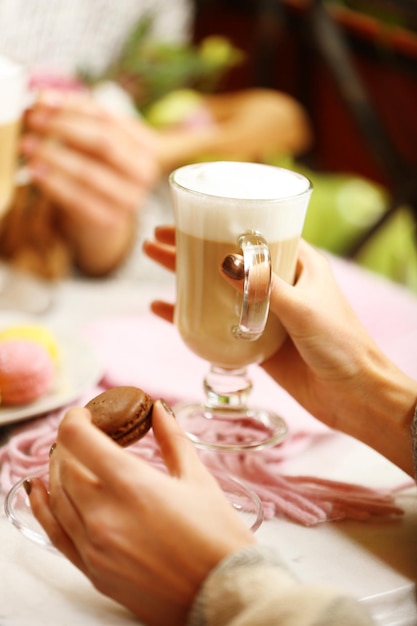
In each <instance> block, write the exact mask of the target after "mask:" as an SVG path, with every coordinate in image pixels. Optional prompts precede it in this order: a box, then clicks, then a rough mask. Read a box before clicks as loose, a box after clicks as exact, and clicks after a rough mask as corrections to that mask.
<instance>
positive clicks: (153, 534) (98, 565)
mask: <svg viewBox="0 0 417 626" xmlns="http://www.w3.org/2000/svg"><path fill="white" fill-rule="evenodd" d="M152 427H153V433H154V436H155V438H156V440H157V442H158V444H159V446H160V450H161V454H162V457H163V459H164V462H165V464H166V467H167V472H166V473H164V472H161V471H160V470H158V469H155V468H154V467H152V466H151V465H149V464H148V463H147V462H146V461H144V460H142V459H140V458H139V457H137V456H136V455H133V454H130V453H129V452H128V450H125V449H123V448H121V447H120V446H119V445H117V444H116V443H115V442H114V441H112V440H111V439H110V438H109V437H108V436H107V435H106V434H105V433H103V432H101V431H100V430H99V429H98V428H97V427H95V426H94V425H93V423H92V416H91V413H90V411H89V410H88V409H87V408H72V409H70V410H69V411H68V412H67V413H66V415H65V417H64V419H63V421H62V423H61V425H60V428H59V432H58V438H57V443H56V447H55V449H54V451H53V453H52V454H51V457H50V485H49V493H48V492H47V490H46V488H45V486H44V485H43V483H42V482H41V481H40V480H39V479H32V480H31V482H30V484H29V485H27V487H28V491H30V501H31V506H32V509H33V512H34V514H35V516H36V518H37V519H38V521H39V522H40V523H41V525H42V526H43V528H44V529H45V531H46V532H47V534H48V535H49V537H50V539H51V541H52V543H53V544H54V545H55V546H56V547H57V548H58V549H59V550H61V552H62V553H63V554H64V555H66V556H67V557H68V558H69V559H70V561H72V563H74V564H75V565H76V566H77V567H78V568H79V569H80V570H81V571H82V572H84V574H85V575H86V576H87V577H88V578H89V579H90V580H91V581H92V583H93V584H94V586H95V587H96V588H97V589H98V590H99V591H101V592H102V593H104V594H106V595H108V596H109V597H111V598H113V599H114V600H116V601H117V602H119V603H121V604H123V605H124V606H126V607H128V608H129V609H130V610H132V611H133V612H134V613H135V614H136V615H137V616H138V617H139V618H140V619H141V620H143V622H144V623H146V624H149V625H151V626H152V625H153V626H160V625H162V624H170V626H180V625H183V624H184V623H185V621H186V616H187V613H188V611H189V608H190V606H191V604H192V602H193V599H194V596H195V594H196V592H197V590H198V588H199V587H200V585H201V583H202V581H203V580H204V579H205V578H206V576H207V575H208V573H209V572H210V571H211V570H212V569H213V568H214V567H215V566H216V565H217V564H218V563H219V562H220V561H221V560H222V559H223V558H225V557H226V556H228V555H230V554H233V553H234V552H236V551H237V550H239V549H240V548H243V547H245V546H249V545H252V544H254V543H255V538H254V536H253V534H252V532H251V531H250V530H249V529H248V527H247V526H246V525H245V524H244V522H243V521H242V520H241V519H240V518H239V516H238V515H237V514H236V512H235V511H234V510H233V508H232V507H231V506H230V503H229V501H228V500H227V499H226V497H225V496H224V493H223V491H222V490H221V488H220V487H219V486H218V484H217V481H216V480H215V479H214V478H213V477H212V476H211V474H210V473H209V472H208V471H207V470H206V468H205V467H204V466H203V465H202V463H201V461H200V459H199V457H198V454H197V452H196V450H195V448H194V445H193V444H192V442H191V441H190V440H189V439H188V437H187V436H186V435H185V433H184V432H183V431H182V430H181V428H180V426H179V425H178V423H177V422H176V420H175V418H174V417H173V414H172V412H171V410H170V409H169V407H167V405H166V404H165V403H164V402H163V401H160V400H159V401H157V402H155V403H154V405H153V411H152ZM196 555H198V558H197V556H196Z"/></svg>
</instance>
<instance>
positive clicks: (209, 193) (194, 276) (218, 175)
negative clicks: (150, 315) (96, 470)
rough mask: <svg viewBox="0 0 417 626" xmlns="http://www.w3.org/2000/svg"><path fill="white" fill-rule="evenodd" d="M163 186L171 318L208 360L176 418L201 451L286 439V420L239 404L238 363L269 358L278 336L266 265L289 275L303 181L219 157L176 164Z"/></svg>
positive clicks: (246, 384) (305, 190)
mask: <svg viewBox="0 0 417 626" xmlns="http://www.w3.org/2000/svg"><path fill="white" fill-rule="evenodd" d="M170 187H171V194H172V199H173V206H174V215H175V225H176V249H177V253H176V254H177V260H176V276H177V278H176V280H177V302H176V308H175V323H176V326H177V328H178V330H179V332H180V335H181V337H182V339H183V340H184V342H185V344H186V345H187V346H188V347H189V348H190V349H191V350H192V351H193V352H194V353H195V354H197V355H198V356H200V357H202V358H203V359H205V360H207V361H208V362H209V363H210V365H211V367H210V370H209V372H208V375H207V377H206V378H205V381H204V387H205V391H206V402H205V403H204V404H203V405H201V404H199V403H184V404H182V405H179V406H177V407H176V414H177V417H178V419H180V420H181V421H182V423H183V426H184V427H185V429H186V431H187V432H188V434H189V436H190V437H191V438H192V439H193V440H194V441H195V443H196V444H197V445H199V446H201V447H209V448H220V449H226V448H227V449H235V450H242V449H248V448H249V449H250V448H259V447H264V446H266V445H272V444H275V443H277V441H279V440H280V439H282V438H283V437H284V436H285V433H286V426H285V423H284V422H283V420H282V419H281V418H280V417H279V416H277V415H275V414H271V413H270V412H268V411H266V410H264V409H262V408H261V409H258V408H252V407H250V406H248V404H247V400H248V395H249V392H250V390H251V387H252V385H251V381H250V380H249V378H248V376H247V372H246V368H247V366H248V365H250V364H252V363H259V362H262V361H264V360H265V359H267V358H268V357H269V356H271V355H272V354H274V353H275V352H276V351H277V350H278V349H279V347H280V346H281V344H282V343H283V341H284V339H285V331H284V329H283V327H282V326H281V324H280V322H279V320H278V319H277V318H276V317H275V316H274V315H273V314H272V313H270V312H269V293H270V278H271V271H274V272H275V273H277V274H279V275H280V276H281V277H282V278H284V279H285V280H286V281H287V282H289V283H292V282H293V280H294V274H295V267H296V261H297V246H298V241H299V239H300V236H301V233H302V229H303V225H304V220H305V215H306V211H307V206H308V202H309V199H310V195H311V191H312V189H311V184H310V181H309V180H308V179H307V178H305V177H304V176H302V175H299V174H297V173H294V172H292V171H289V170H285V169H282V168H277V167H273V166H268V165H262V164H255V163H244V162H229V161H228V162H214V163H213V162H212V163H201V164H193V165H188V166H185V167H181V168H179V169H177V170H175V171H174V172H173V173H172V174H171V176H170ZM229 254H235V255H239V256H240V257H241V258H242V262H243V266H244V288H243V293H242V294H241V293H239V292H238V291H236V290H235V289H234V288H233V287H232V286H231V285H229V284H228V283H227V282H226V281H225V280H224V278H223V277H222V276H221V275H220V272H219V267H220V265H221V264H222V262H223V259H224V258H225V257H226V256H227V255H229ZM238 258H239V257H238Z"/></svg>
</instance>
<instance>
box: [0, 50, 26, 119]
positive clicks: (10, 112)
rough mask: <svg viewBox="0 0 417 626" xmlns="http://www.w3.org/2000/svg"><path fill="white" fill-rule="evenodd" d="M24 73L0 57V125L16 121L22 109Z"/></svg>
mask: <svg viewBox="0 0 417 626" xmlns="http://www.w3.org/2000/svg"><path fill="white" fill-rule="evenodd" d="M25 92H26V73H25V70H24V68H22V67H21V66H20V65H18V64H17V63H14V62H13V61H11V60H10V59H8V58H6V57H2V56H0V124H2V125H3V124H8V123H9V122H12V121H14V120H16V119H18V118H19V117H20V116H21V114H22V112H23V109H24V105H25Z"/></svg>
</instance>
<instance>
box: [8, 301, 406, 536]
mask: <svg viewBox="0 0 417 626" xmlns="http://www.w3.org/2000/svg"><path fill="white" fill-rule="evenodd" d="M84 334H85V336H86V338H87V339H88V340H89V341H90V342H91V344H92V345H93V347H94V348H95V349H96V351H97V352H98V354H99V356H101V358H102V360H103V362H104V364H105V372H106V374H105V376H104V378H103V380H102V381H101V383H100V386H98V387H96V388H94V389H89V390H87V391H86V393H85V394H84V395H83V397H82V398H79V400H78V401H76V402H74V403H72V404H73V405H84V404H85V403H86V402H87V401H88V400H89V399H91V398H92V397H93V396H94V395H96V394H97V393H99V391H100V390H102V389H104V388H106V387H111V386H116V385H137V386H140V387H142V388H143V389H145V390H146V391H147V392H148V393H150V395H151V396H152V397H154V398H155V399H157V398H160V397H163V398H164V399H165V400H167V401H168V402H169V403H170V404H172V405H174V404H175V403H176V402H177V401H178V400H184V399H188V398H190V397H191V398H193V399H196V398H197V399H201V398H202V397H203V391H202V380H203V377H204V375H205V373H206V371H207V367H208V366H207V363H206V362H205V361H203V360H201V359H199V358H197V357H196V356H194V355H193V354H192V353H191V352H190V351H189V350H188V349H187V348H186V347H185V346H184V344H183V343H182V341H181V339H180V338H179V337H178V334H177V331H176V330H175V328H174V327H173V326H171V325H170V324H168V323H166V322H164V321H162V320H160V319H158V318H156V317H155V316H153V315H152V314H150V313H149V314H145V315H141V316H123V317H120V318H108V319H106V318H104V319H102V320H99V321H98V322H95V323H94V325H92V326H91V327H89V328H86V329H85V333H84ZM250 372H251V374H252V379H253V382H254V391H253V403H257V404H261V405H262V406H265V407H269V408H273V409H274V410H276V411H277V412H279V413H282V415H283V417H284V418H285V419H286V421H287V424H288V427H289V435H288V437H287V439H286V440H285V441H284V442H283V443H282V444H280V445H277V446H274V447H271V448H268V449H265V450H263V451H257V452H250V453H244V454H243V453H238V454H237V453H221V454H219V453H214V452H209V451H200V456H201V458H202V460H203V462H204V463H205V464H206V466H207V467H208V468H209V469H212V470H213V471H216V472H219V471H220V472H223V473H227V474H231V475H234V476H237V477H239V478H241V479H243V480H244V481H245V482H246V483H247V484H248V485H249V486H250V487H252V488H253V489H254V490H255V491H256V492H257V493H258V495H259V497H260V498H261V500H262V503H263V506H264V511H265V517H266V518H271V517H273V516H284V517H286V518H288V519H290V520H293V521H294V522H297V523H300V524H303V525H306V526H311V525H315V524H318V523H320V522H325V521H330V520H340V519H356V520H367V519H375V518H379V519H390V518H391V517H392V516H398V515H401V514H402V510H401V509H400V508H399V507H398V506H396V504H395V496H396V494H397V492H398V491H399V490H400V489H402V488H404V487H405V486H407V487H408V486H410V485H411V484H413V483H412V481H410V482H409V483H407V485H398V486H397V487H395V488H388V489H375V488H372V487H366V486H362V485H355V484H349V483H344V482H340V481H334V480H330V479H327V478H320V477H317V476H293V475H290V474H288V472H287V473H286V472H285V468H286V462H287V461H291V459H294V458H297V457H299V455H302V454H303V453H304V452H307V451H309V450H312V449H314V447H315V446H317V445H320V444H321V443H323V442H326V444H327V445H331V443H332V441H336V440H340V438H343V437H344V435H341V434H339V433H335V432H334V431H331V430H330V429H328V428H326V427H325V426H324V425H322V424H321V423H320V422H318V421H317V420H315V419H314V418H312V417H311V416H310V415H309V414H308V413H306V412H305V411H304V410H303V409H302V408H301V407H300V406H298V404H297V403H296V402H295V401H294V400H293V399H292V398H291V397H290V396H288V394H286V393H285V392H284V391H283V390H282V389H280V388H279V387H278V386H277V385H276V384H275V383H274V382H273V381H272V380H271V379H270V378H269V377H268V376H267V375H266V374H265V372H264V371H263V370H262V368H259V367H253V368H251V370H250ZM65 410H66V408H63V409H61V410H58V411H55V412H53V413H51V414H49V415H47V416H44V417H41V418H38V419H35V420H32V421H29V422H27V423H25V424H20V425H17V426H15V427H14V428H13V429H12V433H11V434H12V436H11V438H10V440H9V442H8V443H6V444H5V445H3V446H2V447H0V464H1V469H0V487H1V489H2V490H3V491H4V492H6V491H7V490H8V489H9V488H10V487H11V485H12V484H13V483H14V482H16V481H17V480H18V479H20V478H22V477H24V476H26V475H29V474H39V473H42V472H43V473H45V470H46V468H47V463H48V455H49V448H50V446H51V445H52V443H53V442H54V441H55V438H56V431H57V427H58V424H59V422H60V420H61V418H62V416H63V414H64V411H65ZM129 451H130V452H132V453H133V454H138V455H140V456H141V457H144V458H146V459H147V460H148V461H150V462H152V463H153V464H155V465H156V466H157V467H162V465H163V463H162V459H161V457H160V454H159V449H158V446H157V444H156V442H155V440H154V437H153V433H152V431H150V432H149V433H148V434H147V435H146V437H144V438H143V439H142V440H141V441H140V442H138V443H137V444H135V445H133V446H131V447H130V448H129ZM330 471H331V468H329V473H330Z"/></svg>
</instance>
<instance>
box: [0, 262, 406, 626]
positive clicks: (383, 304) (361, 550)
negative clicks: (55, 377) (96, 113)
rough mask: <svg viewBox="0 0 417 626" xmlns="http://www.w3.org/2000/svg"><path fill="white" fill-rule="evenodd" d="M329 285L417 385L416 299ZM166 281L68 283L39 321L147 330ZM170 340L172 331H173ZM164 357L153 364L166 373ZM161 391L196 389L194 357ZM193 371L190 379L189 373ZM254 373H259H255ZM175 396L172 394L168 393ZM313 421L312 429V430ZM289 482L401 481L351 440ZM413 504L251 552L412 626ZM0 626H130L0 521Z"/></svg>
mask: <svg viewBox="0 0 417 626" xmlns="http://www.w3.org/2000/svg"><path fill="white" fill-rule="evenodd" d="M332 263H333V265H334V270H335V273H336V275H337V277H338V279H339V282H340V284H341V286H342V288H343V289H344V291H345V293H346V295H347V297H348V298H349V300H350V301H351V303H352V304H353V306H354V308H355V309H356V311H357V313H358V315H359V316H360V318H361V319H362V321H363V323H364V325H365V326H366V327H367V328H368V330H369V331H370V332H371V334H373V335H374V337H375V338H376V339H377V341H378V343H379V344H380V345H381V346H382V347H383V348H384V350H385V351H386V352H387V353H388V354H389V355H390V356H391V358H392V359H393V360H394V361H395V362H397V363H398V364H399V365H400V366H401V367H402V368H403V369H404V370H405V371H407V373H409V374H410V375H411V376H413V377H415V378H417V357H416V347H417V298H416V296H415V295H413V294H410V293H409V292H407V291H405V290H403V289H402V288H401V287H399V286H397V285H394V284H392V283H389V282H386V281H385V280H384V279H381V278H379V277H377V276H375V275H372V274H369V273H367V272H364V271H363V270H361V269H359V268H358V267H357V266H355V265H352V264H350V263H348V262H345V261H342V260H340V259H332ZM173 293H174V287H173V278H172V277H171V276H170V275H168V273H166V272H165V271H164V270H161V269H160V268H155V266H153V265H152V266H151V265H149V266H147V265H146V263H145V267H144V268H142V270H141V272H137V273H136V275H133V276H129V277H128V276H120V277H118V278H115V279H108V280H104V281H92V280H87V279H75V278H73V279H70V280H67V281H64V282H63V283H62V284H59V285H57V286H56V287H55V288H54V301H53V304H52V306H51V307H50V309H49V310H47V311H46V312H44V313H43V314H40V315H38V319H39V320H40V321H42V322H45V323H50V324H51V325H53V326H55V327H56V326H59V327H63V328H70V329H71V330H74V329H77V330H78V331H79V332H80V333H84V332H85V329H86V328H88V327H90V328H91V327H93V326H94V325H95V324H97V323H99V324H100V323H101V322H102V321H103V320H104V321H108V320H112V319H113V318H115V319H120V318H123V316H127V317H128V318H129V319H131V318H132V316H133V317H134V316H138V318H143V320H144V321H145V323H146V320H147V319H149V313H148V311H149V303H150V301H151V300H152V299H154V298H161V297H164V295H167V296H168V297H173ZM165 332H172V333H173V334H174V333H175V332H176V331H175V329H174V328H171V327H170V330H169V331H165ZM163 350H164V346H161V350H160V352H159V353H158V354H156V355H155V358H157V359H158V361H159V362H160V363H162V357H161V355H162V354H164V352H163ZM165 357H166V358H164V365H161V371H160V380H161V381H162V382H161V383H160V384H161V385H162V386H164V385H165V387H164V389H166V391H167V393H168V394H169V393H170V392H171V390H172V389H171V387H172V385H176V386H177V385H179V386H180V387H181V385H182V388H180V389H178V388H177V387H176V388H175V391H176V392H177V393H178V392H180V393H181V392H185V391H186V390H187V389H190V388H191V387H192V388H194V387H195V388H197V386H198V385H201V375H202V372H203V369H202V368H203V364H202V363H200V362H199V361H198V360H197V359H196V360H195V362H194V357H193V355H189V356H188V357H187V358H188V361H187V363H188V364H189V365H188V366H186V367H187V369H186V371H184V372H181V373H180V375H181V377H180V378H178V377H177V378H175V377H174V378H173V379H172V380H171V378H172V377H171V376H170V375H169V374H170V373H172V371H173V365H174V357H173V356H172V355H171V356H170V355H165ZM194 364H195V367H194ZM258 369H259V370H260V368H258ZM262 376H263V374H262V372H261V373H257V381H256V382H257V386H256V385H255V388H254V400H256V398H261V399H262V400H264V399H265V398H268V400H269V401H270V402H271V403H274V405H277V404H279V406H280V407H281V414H282V416H283V417H284V418H285V419H286V420H287V422H293V421H295V422H296V420H297V419H298V418H301V419H305V418H306V416H305V415H302V409H301V408H300V407H298V405H297V404H296V403H295V402H294V401H292V399H291V398H289V397H288V396H287V395H286V394H285V393H284V392H283V391H282V390H280V389H279V388H277V386H276V385H274V384H273V383H272V382H271V381H270V380H269V379H267V377H266V376H265V377H264V378H262ZM170 385H171V387H170ZM311 419H313V418H311ZM286 469H287V471H289V472H291V473H294V474H297V473H303V474H306V473H310V474H313V475H317V476H327V477H331V478H333V479H340V480H343V481H350V482H352V481H353V482H358V483H363V484H366V485H369V486H384V487H389V486H394V485H397V484H399V483H401V482H403V481H404V479H405V475H404V474H403V472H401V471H400V470H399V469H398V468H396V467H394V466H393V465H392V464H391V463H389V462H388V461H387V460H386V459H384V458H382V457H381V456H380V455H378V454H377V453H375V452H374V451H373V450H370V449H369V448H367V447H366V446H364V445H362V444H361V443H359V442H357V441H354V440H352V439H350V438H348V437H345V436H342V435H341V436H340V439H338V440H337V442H336V443H335V442H334V441H333V442H332V444H331V445H329V444H328V443H326V441H323V442H321V443H319V444H317V445H316V446H315V447H314V448H313V449H309V450H307V451H306V452H305V453H303V454H300V455H299V456H298V457H296V458H293V459H292V460H290V461H288V464H287V467H286ZM416 496H417V494H416V490H415V489H414V488H412V489H410V490H408V491H407V492H405V493H404V494H403V495H401V496H400V497H399V499H398V503H399V504H400V506H402V507H403V508H404V511H405V514H404V516H403V517H402V518H401V519H399V520H397V521H394V522H390V523H379V524H377V523H361V522H353V521H344V522H337V523H336V522H333V523H325V524H322V525H319V526H316V527H314V528H306V527H303V526H300V525H297V524H294V523H291V522H289V521H286V520H284V519H277V518H275V519H273V520H271V521H267V522H264V523H263V524H262V526H261V528H260V529H259V530H258V531H257V537H258V540H259V541H260V542H261V543H263V544H265V545H271V546H274V547H276V548H277V549H278V550H279V551H280V553H281V555H282V557H283V559H284V561H285V562H286V563H287V565H288V567H289V568H290V569H291V571H293V572H294V574H295V575H296V576H298V577H299V578H300V579H301V580H303V581H316V582H317V581H323V582H329V583H332V584H336V585H338V586H339V587H341V588H343V589H344V590H345V591H346V592H348V593H351V594H353V595H354V596H355V597H357V598H358V599H361V600H362V601H363V602H365V603H367V604H368V605H369V607H370V609H371V612H372V614H373V616H374V619H375V621H376V624H378V625H381V626H394V625H395V626H416V625H417V602H416V581H417V497H416ZM0 543H1V546H2V548H1V553H2V556H1V559H0V581H1V582H0V624H1V625H2V626H29V625H30V626H38V625H39V626H49V625H51V626H52V625H54V626H55V624H61V625H65V624H83V626H90V625H91V626H95V625H97V626H98V625H100V626H102V625H104V624H120V625H125V624H133V623H137V621H136V620H135V619H134V618H133V617H132V616H131V615H130V614H129V613H127V612H126V611H125V610H124V609H123V608H121V607H119V606H118V605H117V604H115V603H113V602H112V601H110V600H108V599H107V598H105V597H103V596H101V595H100V594H99V593H98V592H96V591H95V590H94V589H93V588H92V587H91V585H90V583H89V582H88V581H87V580H86V579H85V578H84V577H83V575H82V574H81V573H79V572H78V571H77V570H76V569H75V568H74V567H73V566H72V565H71V564H70V563H68V562H67V561H66V560H65V559H64V558H62V557H60V556H57V555H55V554H52V553H49V552H47V551H46V550H43V549H42V548H39V547H38V546H36V545H34V544H32V543H31V542H30V541H29V540H28V539H26V538H25V537H23V536H22V535H21V534H20V533H19V532H18V531H17V530H16V529H15V528H14V527H13V526H12V525H11V524H10V523H9V522H8V521H7V520H6V519H5V517H4V515H0Z"/></svg>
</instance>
